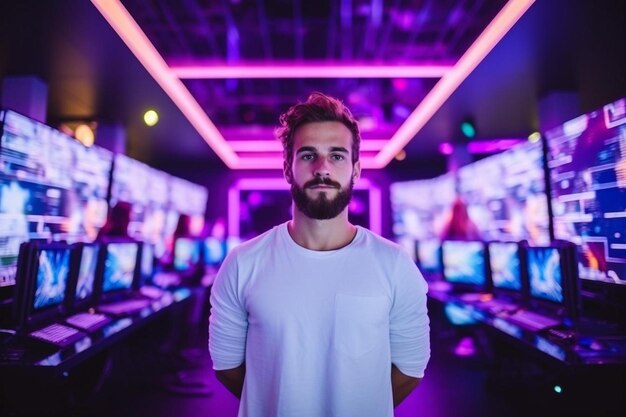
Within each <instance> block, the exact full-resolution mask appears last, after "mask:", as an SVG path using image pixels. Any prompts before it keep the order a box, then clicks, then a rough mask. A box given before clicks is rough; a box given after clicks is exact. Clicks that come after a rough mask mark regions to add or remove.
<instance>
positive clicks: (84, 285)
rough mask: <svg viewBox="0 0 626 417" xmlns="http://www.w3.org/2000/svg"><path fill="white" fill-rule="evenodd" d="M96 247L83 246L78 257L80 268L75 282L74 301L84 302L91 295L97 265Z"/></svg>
mask: <svg viewBox="0 0 626 417" xmlns="http://www.w3.org/2000/svg"><path fill="white" fill-rule="evenodd" d="M98 252H99V247H98V246H83V248H82V251H81V255H80V268H79V269H78V280H77V281H76V299H77V300H84V299H86V298H88V297H90V296H91V295H92V294H93V283H94V280H95V278H96V265H97V264H98Z"/></svg>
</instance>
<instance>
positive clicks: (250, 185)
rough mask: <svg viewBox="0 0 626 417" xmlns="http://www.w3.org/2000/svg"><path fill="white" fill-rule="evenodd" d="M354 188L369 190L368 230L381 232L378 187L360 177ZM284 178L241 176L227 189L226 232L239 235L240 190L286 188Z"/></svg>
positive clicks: (380, 206) (380, 202) (380, 207)
mask: <svg viewBox="0 0 626 417" xmlns="http://www.w3.org/2000/svg"><path fill="white" fill-rule="evenodd" d="M354 188H355V189H356V190H369V193H368V194H369V209H370V216H369V221H370V227H369V228H370V230H372V231H373V232H375V233H378V234H381V233H382V199H381V191H380V188H379V187H378V186H377V185H376V184H374V183H372V182H371V181H370V180H369V179H367V178H360V179H359V180H358V181H357V182H356V184H354ZM288 189H289V184H287V181H285V179H284V178H242V179H240V180H238V181H237V182H235V183H234V184H233V185H232V186H231V187H230V188H229V190H228V234H229V235H230V236H239V213H240V210H239V201H240V196H239V194H240V192H241V191H242V190H288Z"/></svg>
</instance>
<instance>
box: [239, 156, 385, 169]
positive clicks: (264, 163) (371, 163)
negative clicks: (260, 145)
mask: <svg viewBox="0 0 626 417" xmlns="http://www.w3.org/2000/svg"><path fill="white" fill-rule="evenodd" d="M360 161H361V168H363V169H378V168H381V167H380V166H379V165H378V163H377V162H376V160H375V157H374V156H370V157H361V158H360ZM233 169H281V170H282V169H283V156H282V154H279V155H276V156H274V157H272V156H248V157H240V158H239V160H238V162H237V166H236V167H235V168H233Z"/></svg>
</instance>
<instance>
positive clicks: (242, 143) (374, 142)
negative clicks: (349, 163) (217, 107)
mask: <svg viewBox="0 0 626 417" xmlns="http://www.w3.org/2000/svg"><path fill="white" fill-rule="evenodd" d="M386 143H387V141H386V140H382V139H368V140H365V139H364V140H362V141H361V151H366V152H367V151H380V150H381V148H382V147H383V146H385V144H386ZM228 144H229V145H230V147H231V148H232V149H233V150H234V151H235V152H281V153H282V151H283V145H282V144H281V143H280V142H279V141H278V140H231V141H229V142H228Z"/></svg>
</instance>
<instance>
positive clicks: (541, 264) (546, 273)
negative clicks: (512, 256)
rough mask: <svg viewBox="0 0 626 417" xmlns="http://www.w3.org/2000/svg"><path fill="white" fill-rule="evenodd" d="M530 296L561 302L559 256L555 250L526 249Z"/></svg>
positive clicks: (561, 287) (561, 288)
mask: <svg viewBox="0 0 626 417" xmlns="http://www.w3.org/2000/svg"><path fill="white" fill-rule="evenodd" d="M527 259H528V277H529V280H530V295H531V296H532V297H535V298H540V299H543V300H548V301H552V302H555V303H562V302H563V284H562V280H563V272H562V271H561V256H560V254H559V250H558V249H556V248H534V247H531V248H528V249H527Z"/></svg>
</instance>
